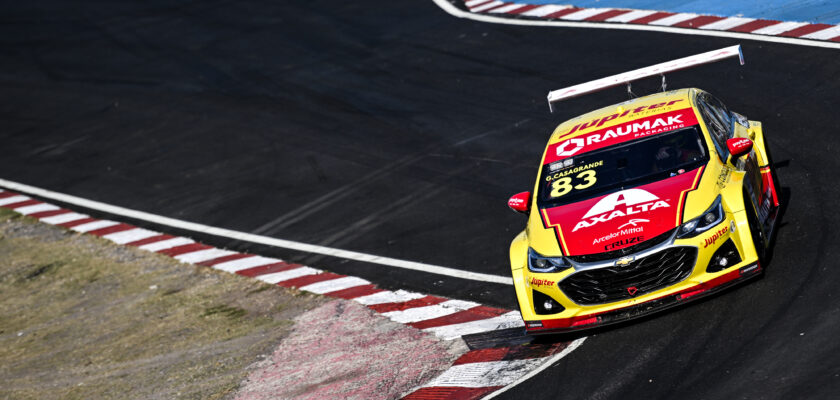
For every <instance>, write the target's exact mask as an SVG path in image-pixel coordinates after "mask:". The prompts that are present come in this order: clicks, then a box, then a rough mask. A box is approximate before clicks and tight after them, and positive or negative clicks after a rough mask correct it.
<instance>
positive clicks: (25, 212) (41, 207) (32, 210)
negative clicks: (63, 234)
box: [15, 203, 61, 215]
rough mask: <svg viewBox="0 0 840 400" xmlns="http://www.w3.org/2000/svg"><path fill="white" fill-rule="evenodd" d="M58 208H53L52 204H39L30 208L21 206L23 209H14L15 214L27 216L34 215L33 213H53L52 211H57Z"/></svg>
mask: <svg viewBox="0 0 840 400" xmlns="http://www.w3.org/2000/svg"><path fill="white" fill-rule="evenodd" d="M60 208H61V207H59V206H54V205H52V204H47V203H41V204H33V205H31V206H23V207H18V208H15V212H19V213H21V214H23V215H29V214H35V213H39V212H44V211H54V210H58V209H60Z"/></svg>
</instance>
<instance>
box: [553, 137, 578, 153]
mask: <svg viewBox="0 0 840 400" xmlns="http://www.w3.org/2000/svg"><path fill="white" fill-rule="evenodd" d="M583 143H584V142H583V139H581V138H574V139H569V140H567V141H565V142H563V143H562V144H560V145H559V146H557V156H558V157H564V156H571V155H574V154H575V153H577V152H579V151H580V150H581V149H583ZM567 147H568V149H567Z"/></svg>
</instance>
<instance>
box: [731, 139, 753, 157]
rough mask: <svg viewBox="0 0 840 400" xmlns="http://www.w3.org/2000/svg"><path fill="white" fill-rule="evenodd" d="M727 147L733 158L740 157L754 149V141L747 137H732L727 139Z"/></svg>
mask: <svg viewBox="0 0 840 400" xmlns="http://www.w3.org/2000/svg"><path fill="white" fill-rule="evenodd" d="M726 148H727V149H729V154H730V155H731V156H732V158H738V157H741V156H743V155H744V154H747V153H749V152H750V151H752V148H753V142H752V140H749V139H747V138H732V139H729V140H727V141H726Z"/></svg>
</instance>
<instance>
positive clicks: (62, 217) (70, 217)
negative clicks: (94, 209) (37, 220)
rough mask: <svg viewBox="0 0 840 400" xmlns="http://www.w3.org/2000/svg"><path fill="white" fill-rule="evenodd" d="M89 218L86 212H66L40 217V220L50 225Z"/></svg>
mask: <svg viewBox="0 0 840 400" xmlns="http://www.w3.org/2000/svg"><path fill="white" fill-rule="evenodd" d="M85 218H90V216H89V215H87V214H79V213H77V212H67V213H64V214H58V215H53V216H52V217H46V218H41V222H45V223H48V224H51V225H58V224H63V223H65V222H72V221H78V220H80V219H85Z"/></svg>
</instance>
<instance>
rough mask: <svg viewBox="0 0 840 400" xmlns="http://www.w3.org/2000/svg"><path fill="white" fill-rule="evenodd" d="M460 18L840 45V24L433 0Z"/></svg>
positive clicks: (497, 0) (496, 0) (492, 0)
mask: <svg viewBox="0 0 840 400" xmlns="http://www.w3.org/2000/svg"><path fill="white" fill-rule="evenodd" d="M433 1H434V2H435V4H437V5H438V6H439V7H440V8H441V9H443V10H444V11H446V12H447V13H449V14H450V15H452V16H454V17H458V18H467V19H471V20H475V21H481V22H488V23H497V24H507V25H528V26H554V27H569V28H599V29H626V30H642V31H656V32H667V33H677V34H684V35H702V36H716V37H726V38H733V39H747V40H758V41H765V42H773V43H785V44H794V45H800V46H811V47H823V48H833V49H840V25H831V24H819V23H816V24H815V23H807V22H794V21H777V20H770V19H760V18H745V17H720V16H715V15H704V14H696V13H673V12H667V11H656V10H633V9H625V8H607V7H604V8H581V7H575V6H572V5H558V4H529V3H518V2H505V1H500V0H433Z"/></svg>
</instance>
